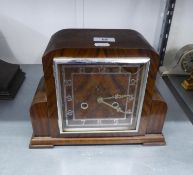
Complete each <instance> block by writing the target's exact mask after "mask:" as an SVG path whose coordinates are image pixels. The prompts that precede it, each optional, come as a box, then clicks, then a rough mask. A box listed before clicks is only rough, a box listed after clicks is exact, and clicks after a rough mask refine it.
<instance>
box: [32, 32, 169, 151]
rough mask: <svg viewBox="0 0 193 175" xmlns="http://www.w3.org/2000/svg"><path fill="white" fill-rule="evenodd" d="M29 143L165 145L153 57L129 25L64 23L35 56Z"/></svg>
mask: <svg viewBox="0 0 193 175" xmlns="http://www.w3.org/2000/svg"><path fill="white" fill-rule="evenodd" d="M42 62H43V70H44V76H43V78H42V79H41V80H40V83H39V86H38V88H37V91H36V93H35V96H34V99H33V102H32V105H31V109H30V114H31V121H32V127H33V136H32V139H31V143H30V147H31V148H36V147H52V146H54V145H76V144H77V145H85V144H86V145H87V144H130V143H136V144H147V145H149V144H153V145H163V144H165V141H164V137H163V135H162V128H163V124H164V120H165V114H166V110H167V105H166V103H165V102H164V100H163V98H162V97H161V96H160V94H159V92H158V90H157V89H156V87H155V78H156V73H157V69H158V64H159V56H158V55H157V53H156V52H155V51H154V49H153V48H152V47H151V46H150V45H149V44H148V42H147V41H146V40H145V39H144V38H143V36H142V35H141V34H139V33H138V32H136V31H133V30H118V29H117V30H109V29H108V30H102V29H66V30H61V31H59V32H57V33H56V34H54V35H53V36H52V38H51V40H50V42H49V44H48V46H47V49H46V51H45V53H44V56H43V58H42Z"/></svg>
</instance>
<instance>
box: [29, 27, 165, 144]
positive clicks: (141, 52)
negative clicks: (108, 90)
mask: <svg viewBox="0 0 193 175" xmlns="http://www.w3.org/2000/svg"><path fill="white" fill-rule="evenodd" d="M93 37H113V38H115V39H116V42H112V43H110V46H109V47H103V46H100V47H96V46H95V45H94V42H93ZM56 57H73V58H76V57H78V58H96V57H100V58H107V57H110V58H121V57H129V59H133V58H134V57H148V58H150V67H149V73H148V79H147V84H146V90H145V96H144V103H143V108H142V114H141V119H140V125H139V130H138V132H136V133H117V134H115V133H114V134H111V133H107V134H101V133H99V134H98V133H87V134H81V133H80V134H68V135H64V134H61V133H60V132H59V126H58V113H57V102H56V101H57V99H56V89H55V80H54V71H53V59H54V58H56ZM42 62H43V71H44V76H43V78H42V79H41V80H40V83H39V85H38V88H37V90H36V93H35V95H34V98H33V102H32V104H31V108H30V116H31V122H32V128H33V135H32V138H31V142H30V148H41V147H53V146H54V145H90V144H94V145H97V144H145V145H164V144H165V139H164V136H163V135H162V128H163V125H164V120H165V116H166V111H167V104H166V103H165V101H164V100H163V98H162V96H161V95H160V93H159V92H158V90H157V89H156V87H155V79H156V74H157V70H158V65H159V55H158V54H157V53H156V52H155V51H154V49H153V48H152V47H151V46H150V44H149V43H148V42H147V41H146V40H145V39H144V37H143V36H142V35H141V34H139V33H138V32H136V31H134V30H126V29H121V30H120V29H65V30H61V31H59V32H57V33H55V34H54V35H53V36H52V38H51V39H50V42H49V44H48V46H47V49H46V51H45V53H44V55H43V58H42Z"/></svg>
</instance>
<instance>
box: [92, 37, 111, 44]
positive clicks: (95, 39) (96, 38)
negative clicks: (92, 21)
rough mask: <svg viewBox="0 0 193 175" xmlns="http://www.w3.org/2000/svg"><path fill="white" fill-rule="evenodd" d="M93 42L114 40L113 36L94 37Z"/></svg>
mask: <svg viewBox="0 0 193 175" xmlns="http://www.w3.org/2000/svg"><path fill="white" fill-rule="evenodd" d="M93 41H94V42H112V43H114V42H115V38H109V37H94V38H93Z"/></svg>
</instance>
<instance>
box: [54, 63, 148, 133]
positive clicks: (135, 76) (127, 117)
mask: <svg viewBox="0 0 193 175" xmlns="http://www.w3.org/2000/svg"><path fill="white" fill-rule="evenodd" d="M147 67H148V65H147V64H117V65H115V64H105V65H100V64H98V65H97V64H94V65H92V64H90V65H88V64H85V65H84V64H80V65H69V64H57V69H56V71H57V77H56V78H57V80H58V81H56V87H57V91H58V94H59V96H60V98H59V99H57V100H58V108H60V110H59V109H58V112H59V116H60V121H59V122H60V123H59V125H61V126H62V131H63V132H68V131H71V132H73V131H76V132H77V131H78V132H81V131H117V130H136V127H137V123H139V119H140V108H141V107H142V100H143V97H144V94H142V89H143V88H145V84H146V78H145V77H147V75H145V74H147Z"/></svg>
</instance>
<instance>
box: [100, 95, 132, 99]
mask: <svg viewBox="0 0 193 175" xmlns="http://www.w3.org/2000/svg"><path fill="white" fill-rule="evenodd" d="M127 97H129V98H130V99H131V100H132V99H133V96H132V95H120V94H116V95H114V96H111V97H105V98H103V99H104V100H111V99H123V98H127Z"/></svg>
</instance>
